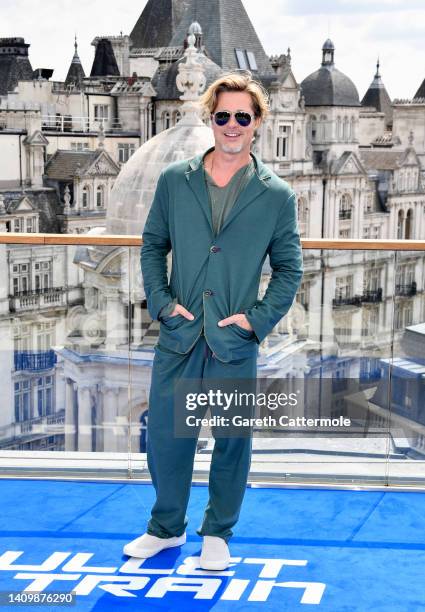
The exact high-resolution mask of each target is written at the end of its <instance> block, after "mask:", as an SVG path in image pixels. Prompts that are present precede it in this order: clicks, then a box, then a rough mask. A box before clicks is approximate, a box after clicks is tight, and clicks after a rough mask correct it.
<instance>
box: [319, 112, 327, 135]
mask: <svg viewBox="0 0 425 612" xmlns="http://www.w3.org/2000/svg"><path fill="white" fill-rule="evenodd" d="M327 122H328V118H327V116H326V115H320V136H319V138H320V139H321V140H326V138H327V132H328V130H327Z"/></svg>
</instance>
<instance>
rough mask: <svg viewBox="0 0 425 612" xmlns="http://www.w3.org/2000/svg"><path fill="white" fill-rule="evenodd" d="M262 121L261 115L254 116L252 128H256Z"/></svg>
mask: <svg viewBox="0 0 425 612" xmlns="http://www.w3.org/2000/svg"><path fill="white" fill-rule="evenodd" d="M261 123H262V121H261V117H256V118H255V120H254V129H255V130H258V128H259V127H260V125H261Z"/></svg>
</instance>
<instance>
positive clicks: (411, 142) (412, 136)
mask: <svg viewBox="0 0 425 612" xmlns="http://www.w3.org/2000/svg"><path fill="white" fill-rule="evenodd" d="M414 140H415V135H414V133H413V130H410V132H409V145H410V146H412V145H413V141H414Z"/></svg>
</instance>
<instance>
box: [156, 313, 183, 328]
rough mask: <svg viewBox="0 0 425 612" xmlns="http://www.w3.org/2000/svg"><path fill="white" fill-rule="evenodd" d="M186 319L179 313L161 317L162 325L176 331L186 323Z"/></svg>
mask: <svg viewBox="0 0 425 612" xmlns="http://www.w3.org/2000/svg"><path fill="white" fill-rule="evenodd" d="M185 319H186V317H184V316H183V315H181V314H180V313H177V314H175V315H167V316H165V317H161V321H160V323H162V324H163V325H165V327H167V328H168V329H176V328H177V327H179V325H181V324H182V323H183V322H184V320H185Z"/></svg>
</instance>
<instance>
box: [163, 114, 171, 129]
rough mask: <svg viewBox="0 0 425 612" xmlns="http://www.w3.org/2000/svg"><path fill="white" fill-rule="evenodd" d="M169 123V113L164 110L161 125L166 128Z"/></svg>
mask: <svg viewBox="0 0 425 612" xmlns="http://www.w3.org/2000/svg"><path fill="white" fill-rule="evenodd" d="M170 125H171V119H170V113H169V112H168V111H165V113H162V127H163V129H164V130H168V129H169V127H170Z"/></svg>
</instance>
